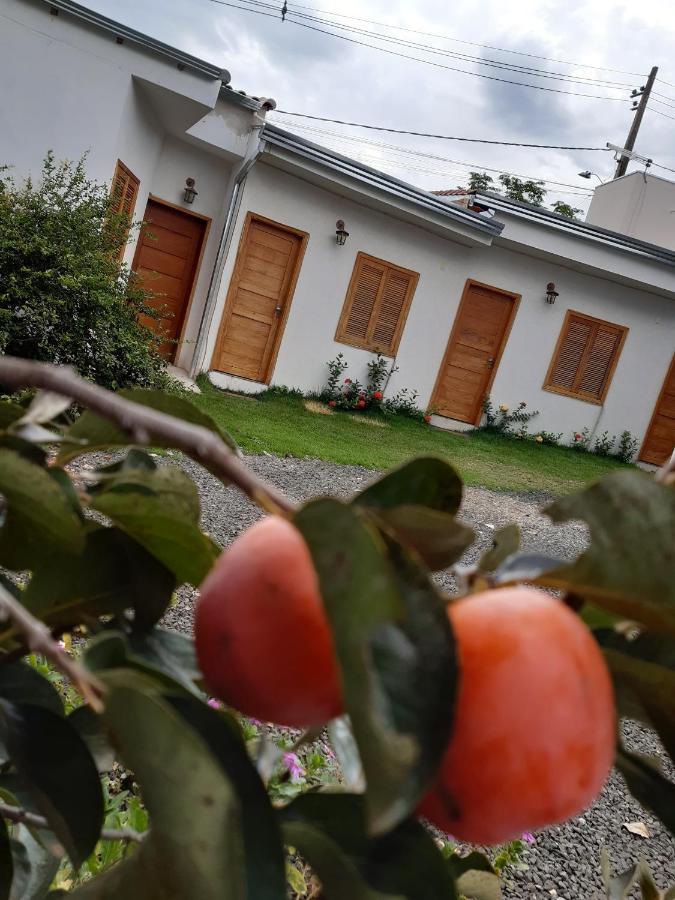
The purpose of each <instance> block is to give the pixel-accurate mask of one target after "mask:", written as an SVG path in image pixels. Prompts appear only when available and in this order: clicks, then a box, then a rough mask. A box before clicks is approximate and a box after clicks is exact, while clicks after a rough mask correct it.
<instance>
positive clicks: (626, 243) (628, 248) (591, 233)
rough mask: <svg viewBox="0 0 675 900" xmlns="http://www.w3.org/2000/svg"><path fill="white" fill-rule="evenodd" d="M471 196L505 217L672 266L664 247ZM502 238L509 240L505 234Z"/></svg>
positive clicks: (487, 197)
mask: <svg viewBox="0 0 675 900" xmlns="http://www.w3.org/2000/svg"><path fill="white" fill-rule="evenodd" d="M473 196H474V197H475V199H476V202H477V203H479V204H481V205H483V206H486V207H490V208H492V209H495V210H498V211H501V212H504V213H507V214H508V215H513V216H518V217H519V218H523V219H530V220H531V221H534V222H538V223H541V224H543V225H547V226H548V227H549V228H555V229H556V230H558V231H564V232H567V233H571V234H573V235H574V236H575V237H579V238H582V239H584V240H589V241H594V242H595V243H599V244H603V245H604V246H606V247H610V248H613V249H615V250H623V251H624V252H627V253H633V254H635V255H638V256H642V257H644V258H647V259H652V260H655V261H656V262H660V263H663V264H664V265H667V266H675V253H674V252H673V251H672V250H667V249H666V248H665V247H658V246H657V245H656V244H649V243H647V241H640V240H638V239H637V238H632V237H630V236H629V235H624V234H619V233H618V232H616V231H610V230H609V229H606V228H600V227H599V226H597V225H588V224H586V223H585V222H579V221H577V220H575V219H568V218H566V217H564V216H560V215H557V214H555V213H551V212H548V211H547V210H540V209H537V208H536V207H532V206H525V205H520V204H518V203H509V202H508V201H505V200H504V199H503V198H500V197H494V196H493V195H492V194H481V193H475V194H474V195H473ZM505 237H508V233H507V234H506V235H505Z"/></svg>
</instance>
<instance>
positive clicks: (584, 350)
mask: <svg viewBox="0 0 675 900" xmlns="http://www.w3.org/2000/svg"><path fill="white" fill-rule="evenodd" d="M627 331H628V329H627V328H624V327H622V326H621V325H613V324H612V323H611V322H603V321H602V320H600V319H594V318H592V317H591V316H584V315H582V314H581V313H573V312H568V314H567V318H566V320H565V324H564V325H563V330H562V333H561V336H560V340H559V341H558V347H557V348H556V352H555V354H554V357H553V361H552V363H551V368H550V370H549V374H548V376H547V379H546V383H545V385H544V387H546V388H548V389H549V390H553V391H558V392H559V393H563V394H569V395H570V396H573V397H578V398H579V399H582V400H591V401H593V402H596V403H602V401H603V400H604V398H605V395H606V393H607V389H608V388H609V382H610V379H611V377H612V372H613V371H614V367H615V366H616V363H617V361H618V358H619V353H620V352H621V347H622V346H623V342H624V339H625V337H626V333H627Z"/></svg>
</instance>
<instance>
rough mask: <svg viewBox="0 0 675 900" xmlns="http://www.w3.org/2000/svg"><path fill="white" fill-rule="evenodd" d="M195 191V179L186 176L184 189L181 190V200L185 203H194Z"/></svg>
mask: <svg viewBox="0 0 675 900" xmlns="http://www.w3.org/2000/svg"><path fill="white" fill-rule="evenodd" d="M197 193H198V192H197V191H196V190H195V180H194V178H186V179H185V190H184V191H183V200H185V202H186V203H194V199H195V197H196V196H197Z"/></svg>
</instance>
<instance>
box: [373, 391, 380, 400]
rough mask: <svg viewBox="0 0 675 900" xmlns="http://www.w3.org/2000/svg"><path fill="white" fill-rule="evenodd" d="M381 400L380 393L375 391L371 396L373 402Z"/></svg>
mask: <svg viewBox="0 0 675 900" xmlns="http://www.w3.org/2000/svg"><path fill="white" fill-rule="evenodd" d="M381 399H382V391H375V393H374V394H373V400H381Z"/></svg>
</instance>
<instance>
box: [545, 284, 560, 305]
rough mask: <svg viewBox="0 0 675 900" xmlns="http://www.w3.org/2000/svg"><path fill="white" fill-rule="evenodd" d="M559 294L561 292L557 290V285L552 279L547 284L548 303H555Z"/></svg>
mask: <svg viewBox="0 0 675 900" xmlns="http://www.w3.org/2000/svg"><path fill="white" fill-rule="evenodd" d="M558 295H559V292H558V291H556V289H555V285H554V284H553V282H552V281H549V283H548V284H547V285H546V302H547V303H555V298H556V297H557V296H558Z"/></svg>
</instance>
